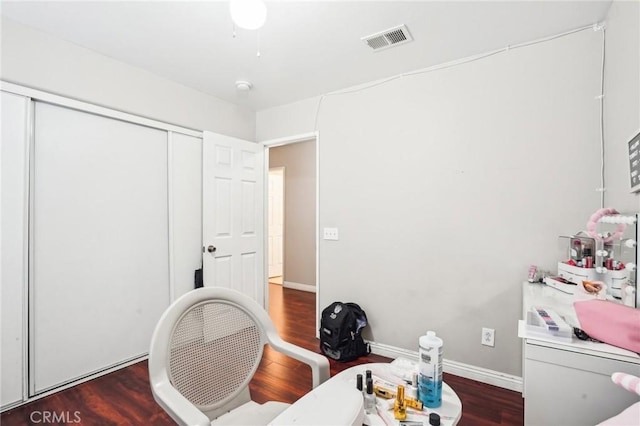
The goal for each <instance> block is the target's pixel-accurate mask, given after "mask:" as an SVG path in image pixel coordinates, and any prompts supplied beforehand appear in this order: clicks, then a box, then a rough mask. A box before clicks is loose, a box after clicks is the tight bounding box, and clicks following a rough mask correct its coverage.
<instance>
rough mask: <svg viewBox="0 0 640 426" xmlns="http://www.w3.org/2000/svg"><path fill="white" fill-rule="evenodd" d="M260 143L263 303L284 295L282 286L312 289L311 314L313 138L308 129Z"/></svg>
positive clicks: (314, 279)
mask: <svg viewBox="0 0 640 426" xmlns="http://www.w3.org/2000/svg"><path fill="white" fill-rule="evenodd" d="M264 145H265V147H266V148H267V155H266V158H267V159H268V160H267V167H268V169H269V178H268V180H267V182H268V183H267V188H266V190H267V194H268V195H267V209H266V214H267V217H266V218H265V219H266V223H267V225H268V228H269V230H268V237H267V256H266V259H267V261H268V263H269V268H268V275H269V280H268V282H269V284H267V294H268V295H269V296H268V299H269V301H270V302H269V305H270V306H271V305H272V303H271V301H272V300H273V301H274V302H275V299H281V298H284V299H286V294H287V291H290V289H291V290H298V291H304V292H310V293H315V295H314V296H315V299H316V303H315V312H313V315H316V312H317V296H318V286H317V285H318V241H317V234H318V232H317V229H318V217H317V210H318V208H317V188H318V173H317V170H318V169H317V137H316V135H315V134H308V135H306V136H305V137H293V138H289V139H280V140H277V141H267V142H264ZM280 180H281V181H282V197H281V199H282V201H280V196H279V194H278V191H279V185H280ZM280 203H282V204H280ZM280 205H281V206H282V208H281V209H280V207H279V206H280ZM280 211H281V212H282V214H281V217H282V224H281V225H280V224H279V223H278V222H279V217H280ZM279 234H281V237H280V236H279ZM280 238H281V242H280ZM280 250H281V251H280ZM280 253H281V254H280ZM280 258H281V259H280ZM280 260H281V262H282V263H281V264H280ZM274 291H275V292H276V293H274ZM282 306H286V300H283V304H282ZM275 315H277V313H275ZM316 319H317V315H316Z"/></svg>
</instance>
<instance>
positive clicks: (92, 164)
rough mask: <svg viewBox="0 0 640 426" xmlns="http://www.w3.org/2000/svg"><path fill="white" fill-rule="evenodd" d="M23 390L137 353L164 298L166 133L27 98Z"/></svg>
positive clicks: (36, 389) (166, 291) (48, 385)
mask: <svg viewBox="0 0 640 426" xmlns="http://www.w3.org/2000/svg"><path fill="white" fill-rule="evenodd" d="M34 150H35V156H34V170H35V179H34V187H33V190H34V193H35V195H34V197H35V200H34V206H33V210H32V211H33V214H34V216H33V219H32V220H33V225H32V227H33V246H32V252H31V256H32V257H31V261H32V262H33V273H34V276H33V277H32V284H31V285H32V289H33V292H32V299H31V303H32V306H31V315H32V324H33V326H32V327H33V328H32V335H31V336H32V343H33V345H32V349H31V350H32V352H31V353H32V356H33V366H32V367H33V373H34V374H33V376H32V380H33V382H32V383H31V390H32V392H34V393H39V392H42V391H45V390H47V389H50V388H53V387H56V386H58V385H61V384H63V383H65V382H68V381H70V380H74V379H77V378H80V377H82V376H85V375H88V374H91V373H93V372H96V371H99V370H102V369H104V368H106V367H110V366H113V365H117V364H119V363H121V362H123V361H126V360H129V359H132V358H135V357H138V356H140V355H144V354H145V353H147V352H148V347H149V342H150V339H151V333H152V331H153V328H154V326H155V324H156V322H157V320H158V318H159V317H160V315H161V313H162V311H163V310H164V309H165V308H166V307H167V306H168V303H169V271H168V269H169V267H168V258H169V255H168V219H167V216H168V214H167V211H168V209H167V133H166V132H164V131H160V130H155V129H151V128H148V127H143V126H139V125H134V124H130V123H126V122H122V121H118V120H114V119H109V118H104V117H101V116H96V115H92V114H88V113H83V112H79V111H75V110H71V109H66V108H62V107H57V106H52V105H48V104H42V103H36V108H35V137H34Z"/></svg>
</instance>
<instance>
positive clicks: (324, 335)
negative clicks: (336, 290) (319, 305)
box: [320, 302, 371, 361]
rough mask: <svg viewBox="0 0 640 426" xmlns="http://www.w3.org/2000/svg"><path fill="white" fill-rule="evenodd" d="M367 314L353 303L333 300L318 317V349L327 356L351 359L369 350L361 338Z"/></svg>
mask: <svg viewBox="0 0 640 426" xmlns="http://www.w3.org/2000/svg"><path fill="white" fill-rule="evenodd" d="M367 324H368V322H367V314H366V313H365V312H364V311H363V310H362V308H360V306H358V305H357V304H355V303H342V302H333V303H332V304H330V305H329V306H327V307H326V308H324V310H323V311H322V317H321V318H320V350H321V351H322V353H323V354H325V355H326V356H328V357H329V358H333V359H335V360H338V361H351V360H354V359H356V358H358V357H360V356H362V355H367V354H368V353H370V352H371V349H370V348H369V344H368V343H365V342H364V340H363V339H362V335H361V333H362V329H363V328H365V327H366V326H367Z"/></svg>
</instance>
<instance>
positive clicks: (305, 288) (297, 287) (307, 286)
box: [282, 281, 316, 293]
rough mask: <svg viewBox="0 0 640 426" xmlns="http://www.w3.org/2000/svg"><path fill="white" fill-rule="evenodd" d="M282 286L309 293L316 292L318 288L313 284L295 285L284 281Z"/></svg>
mask: <svg viewBox="0 0 640 426" xmlns="http://www.w3.org/2000/svg"><path fill="white" fill-rule="evenodd" d="M282 286H283V287H286V288H292V289H294V290H302V291H308V292H309V293H315V292H316V286H315V285H311V284H300V283H294V282H291V281H284V282H283V283H282Z"/></svg>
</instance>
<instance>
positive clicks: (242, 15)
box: [229, 0, 267, 30]
mask: <svg viewBox="0 0 640 426" xmlns="http://www.w3.org/2000/svg"><path fill="white" fill-rule="evenodd" d="M229 12H230V13H231V19H232V20H233V23H234V24H235V25H237V26H238V27H240V28H244V29H245V30H257V29H258V28H260V27H262V26H263V25H264V23H265V21H266V20H267V6H266V5H265V4H264V1H263V0H230V1H229Z"/></svg>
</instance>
